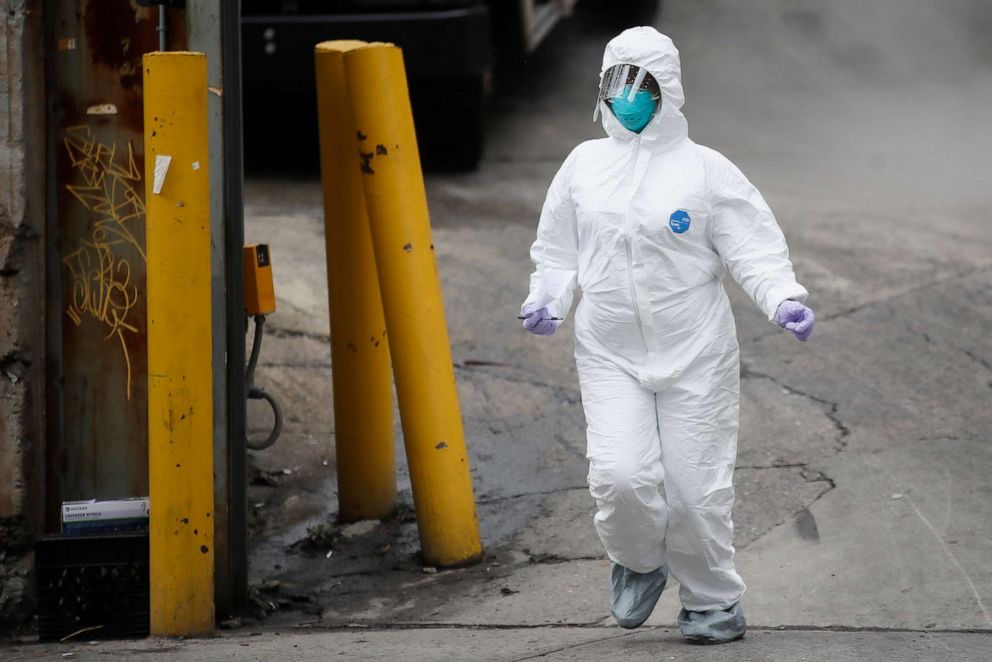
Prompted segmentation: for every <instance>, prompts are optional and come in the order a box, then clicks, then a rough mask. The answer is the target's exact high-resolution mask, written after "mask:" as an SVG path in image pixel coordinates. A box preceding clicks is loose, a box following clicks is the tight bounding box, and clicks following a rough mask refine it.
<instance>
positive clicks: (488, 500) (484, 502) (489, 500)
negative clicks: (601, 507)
mask: <svg viewBox="0 0 992 662" xmlns="http://www.w3.org/2000/svg"><path fill="white" fill-rule="evenodd" d="M588 489H589V487H588V486H587V485H581V486H574V487H573V486H569V487H559V488H556V489H553V490H540V491H538V492H523V493H521V494H508V495H506V496H501V497H492V498H485V497H480V498H478V499H476V501H475V502H476V504H478V505H480V506H488V505H491V504H494V503H502V502H504V501H512V500H514V499H523V498H526V497H531V496H545V495H549V494H561V493H563V492H574V491H576V490H583V491H584V490H588Z"/></svg>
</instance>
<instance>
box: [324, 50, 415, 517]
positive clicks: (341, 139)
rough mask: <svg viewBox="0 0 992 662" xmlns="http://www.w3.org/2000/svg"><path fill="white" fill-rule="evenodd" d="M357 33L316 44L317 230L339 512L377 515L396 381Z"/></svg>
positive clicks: (387, 498) (386, 478)
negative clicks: (365, 184) (371, 215)
mask: <svg viewBox="0 0 992 662" xmlns="http://www.w3.org/2000/svg"><path fill="white" fill-rule="evenodd" d="M364 43H365V42H361V41H327V42H324V43H321V44H318V45H317V47H316V49H315V53H314V57H315V58H316V67H317V105H318V115H319V125H320V171H321V176H322V179H323V184H324V238H325V241H326V242H327V250H326V255H327V284H328V295H329V303H330V311H331V363H332V365H333V378H334V431H335V432H334V442H335V454H336V457H337V473H338V517H339V519H340V520H341V521H344V522H355V521H358V520H362V519H377V518H381V517H385V516H387V515H389V514H390V513H391V512H393V510H394V509H395V508H396V457H395V450H394V441H393V383H392V378H391V376H390V362H389V343H388V342H387V340H386V322H385V320H384V319H383V313H382V299H381V297H380V294H379V277H378V275H377V274H376V270H375V256H374V255H373V253H372V235H371V234H370V232H369V219H368V215H367V213H366V211H365V197H364V195H365V194H364V192H363V191H362V174H361V171H360V170H359V168H358V162H357V161H355V156H354V155H355V149H354V140H355V123H354V121H353V119H352V116H351V105H350V104H349V103H348V88H347V84H346V81H345V73H344V56H345V53H346V52H348V51H350V50H353V49H355V48H361V47H362V46H363V45H364Z"/></svg>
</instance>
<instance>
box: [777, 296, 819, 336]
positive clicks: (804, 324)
mask: <svg viewBox="0 0 992 662" xmlns="http://www.w3.org/2000/svg"><path fill="white" fill-rule="evenodd" d="M774 320H775V323H776V324H778V325H779V326H780V327H782V328H783V329H786V330H787V331H792V335H794V336H795V337H796V338H798V339H799V340H800V341H801V342H806V341H807V340H809V337H810V336H811V335H813V323H814V322H815V321H816V315H814V314H813V311H812V310H811V309H809V308H807V307H806V306H804V305H803V304H801V303H799V302H798V301H793V300H791V299H786V300H785V301H783V302H782V303H780V304H779V305H778V310H776V311H775V317H774Z"/></svg>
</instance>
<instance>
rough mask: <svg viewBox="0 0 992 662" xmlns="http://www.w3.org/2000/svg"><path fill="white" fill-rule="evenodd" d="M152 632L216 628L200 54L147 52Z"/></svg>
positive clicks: (205, 164) (206, 180)
mask: <svg viewBox="0 0 992 662" xmlns="http://www.w3.org/2000/svg"><path fill="white" fill-rule="evenodd" d="M143 69H144V104H145V214H146V216H145V223H146V233H145V237H146V239H145V241H146V244H145V245H146V253H147V258H148V266H147V273H148V280H147V291H148V483H149V495H150V498H151V503H150V508H151V522H150V546H151V553H150V570H149V582H150V589H151V596H150V597H151V605H150V607H151V632H152V634H155V635H191V634H202V633H206V632H210V631H211V630H213V627H214V544H213V540H214V522H213V513H214V488H213V407H212V401H213V396H212V391H213V382H212V373H211V358H210V347H211V333H212V330H211V322H210V314H211V310H210V176H209V173H208V165H209V163H208V149H209V146H208V142H207V60H206V57H205V56H204V55H203V54H202V53H182V52H170V53H148V54H146V55H145V56H144V58H143Z"/></svg>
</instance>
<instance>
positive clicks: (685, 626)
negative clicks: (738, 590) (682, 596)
mask: <svg viewBox="0 0 992 662" xmlns="http://www.w3.org/2000/svg"><path fill="white" fill-rule="evenodd" d="M679 629H680V630H682V636H683V637H685V639H686V641H688V642H689V643H691V644H725V643H727V642H728V641H734V640H736V639H740V638H741V637H743V636H744V632H745V630H747V623H746V622H745V621H744V610H743V609H741V604H740V603H739V602H738V603H737V604H735V605H734V606H733V607H731V608H730V609H714V610H712V611H686V610H685V609H683V610H682V611H680V612H679Z"/></svg>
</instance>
